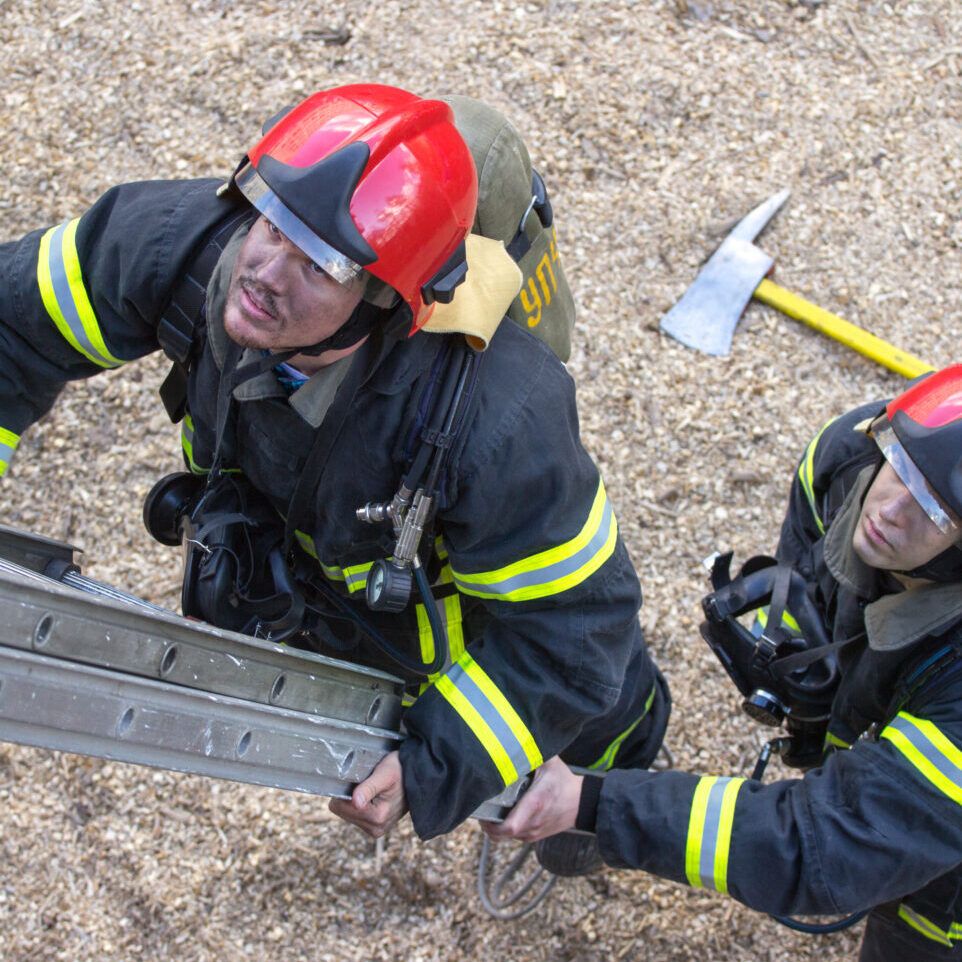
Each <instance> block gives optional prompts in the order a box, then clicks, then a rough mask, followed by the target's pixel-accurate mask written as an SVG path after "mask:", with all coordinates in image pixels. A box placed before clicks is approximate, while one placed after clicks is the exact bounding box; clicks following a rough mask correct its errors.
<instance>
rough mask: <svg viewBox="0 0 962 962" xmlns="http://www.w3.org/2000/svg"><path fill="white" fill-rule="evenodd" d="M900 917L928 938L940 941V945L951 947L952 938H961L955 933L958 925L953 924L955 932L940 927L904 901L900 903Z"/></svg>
mask: <svg viewBox="0 0 962 962" xmlns="http://www.w3.org/2000/svg"><path fill="white" fill-rule="evenodd" d="M899 918H900V919H901V920H902V921H903V922H904V923H905V924H906V925H908V926H910V927H911V928H913V929H915V931H916V932H918V933H919V934H921V935H924V936H925V937H926V938H927V939H931V940H932V941H933V942H938V943H939V944H940V945H947V946H949V947H950V948H951V946H952V939H953V938H959V936H958V935H957V934H954V933H955V929H956V927H955V926H954V925H953V926H952V929H953V934H950V933H949V932H946V931H944V930H943V929H940V928H939V927H938V926H937V925H936V924H935V923H934V922H931V921H930V920H929V919H927V918H926V917H925V916H924V915H920V914H919V913H918V912H916V911H915V909H912V908H909V906H907V905H906V904H905V903H904V902H903V903H902V904H901V905H899Z"/></svg>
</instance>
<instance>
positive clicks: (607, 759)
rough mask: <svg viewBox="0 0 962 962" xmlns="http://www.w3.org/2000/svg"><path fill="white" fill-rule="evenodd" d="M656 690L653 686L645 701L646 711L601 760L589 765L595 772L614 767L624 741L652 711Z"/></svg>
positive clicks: (609, 748) (604, 753)
mask: <svg viewBox="0 0 962 962" xmlns="http://www.w3.org/2000/svg"><path fill="white" fill-rule="evenodd" d="M656 689H657V686H656V685H652V686H651V691H650V692H649V694H648V698H647V700H646V701H645V709H644V711H643V712H642V713H641V714H640V715H639V716H638V717H637V718H636V719H635V720H634V721H633V722H632V723H631V724H630V725H629V726H628V727H627V728H626V729H625V730H624V731H623V732H622V733H621V734H620V735H619V736H618V737H617V738H616V739H615V740H614V741H613V742H612V743H611V744H610V745H609V746H608V747H607V748H606V749H605V750H604V752H603V753H602V755H601V758H599V759H598V761H596V762H595V763H594V764H592V765H589V766H588V768H591V769H594V770H595V771H597V770H598V769H604V770H605V771H607V770H608V769H609V768H611V766H612V765H614V763H615V756H616V755H617V754H618V749H619V748H621V746H622V744H623V743H624V740H625V739H626V738H627V737H628V736H629V735H630V734H631V733H632V732H633V731H634V730H635V729H636V728H637V727H638V726H639V725H640V724H641V722H642V721H643V720H644V718H645V717H646V716H647V714H648V712H649V710H650V709H651V703H652V702H653V701H654V700H655V691H656Z"/></svg>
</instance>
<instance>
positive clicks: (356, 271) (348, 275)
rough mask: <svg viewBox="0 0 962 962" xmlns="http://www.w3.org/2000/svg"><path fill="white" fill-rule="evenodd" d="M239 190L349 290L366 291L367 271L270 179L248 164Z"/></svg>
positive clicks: (240, 176)
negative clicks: (300, 214) (289, 203)
mask: <svg viewBox="0 0 962 962" xmlns="http://www.w3.org/2000/svg"><path fill="white" fill-rule="evenodd" d="M234 182H235V183H236V184H237V188H238V190H240V192H241V193H242V194H243V195H244V196H245V197H246V198H247V199H248V200H249V201H250V202H251V204H253V205H254V207H256V208H257V210H259V211H260V212H261V213H262V214H263V215H264V216H265V217H266V218H267V219H268V220H269V221H270V222H271V223H272V224H273V225H274V226H275V227H276V228H277V229H278V230H279V231H280V232H281V233H282V234H283V235H284V236H285V237H286V238H287V239H288V240H289V241H290V242H291V243H292V244H294V245H295V246H296V247H298V248H299V249H300V250H302V251H303V252H304V253H305V254H306V255H307V256H308V257H309V258H310V259H311V260H312V261H313V262H314V263H315V264H317V266H318V267H320V268H321V270H322V271H324V273H325V274H329V275H330V276H331V277H333V278H334V280H336V281H337V282H338V284H341V285H343V286H344V287H346V288H348V290H359V289H360V290H361V291H362V292H363V289H364V286H365V282H366V279H367V276H368V274H367V272H366V271H365V270H364V268H363V267H361V265H360V264H357V263H355V262H354V261H353V260H351V258H350V257H348V256H347V255H346V254H342V253H341V252H340V251H339V250H337V249H335V248H334V247H331V245H330V244H328V243H327V241H325V240H324V239H323V238H322V237H319V236H318V235H317V234H315V233H314V231H312V230H311V229H310V227H308V226H307V224H305V223H304V221H302V220H301V219H300V218H299V217H298V216H297V215H296V214H295V213H294V212H293V211H292V210H291V209H290V208H289V207H288V206H287V205H286V204H285V203H284V202H283V201H282V200H281V199H280V198H279V197H278V196H277V194H275V193H274V191H272V190H271V189H270V187H269V186H268V185H267V183H266V181H265V180H264V179H263V178H262V177H261V176H260V174H258V173H257V171H256V170H254V167H253V166H252V165H251V164H245V165H244V166H243V167H242V168H241V169H240V170H239V171H238V172H237V174H236V175H235V177H234Z"/></svg>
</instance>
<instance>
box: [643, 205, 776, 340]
mask: <svg viewBox="0 0 962 962" xmlns="http://www.w3.org/2000/svg"><path fill="white" fill-rule="evenodd" d="M788 194H789V192H788V191H787V190H782V191H779V192H778V193H777V194H773V195H772V196H771V197H769V198H768V200H766V201H765V202H764V203H762V204H759V206H758V207H756V208H755V209H754V210H753V211H752V212H751V213H750V214H748V215H746V216H745V217H744V218H742V220H740V221H739V222H738V224H736V225H735V227H734V228H733V229H732V231H731V233H730V234H729V235H728V236H727V237H726V238H725V239H724V240H723V241H722V243H721V246H720V247H719V248H718V250H716V251H715V253H714V254H712V256H711V257H710V258H709V260H708V263H707V264H705V266H704V267H703V268H702V269H701V271H700V272H699V274H698V277H696V278H695V280H694V282H693V283H692V285H691V287H689V288H688V290H687V291H685V293H684V295H683V296H682V298H681V300H680V301H679V302H678V303H677V304H676V305H675V306H674V307H673V308H672V309H671V310H670V311H669V312H668V313H667V314H666V315H665V316H664V317H663V318H662V319H661V324H660V326H661V329H662V330H663V331H664V332H665V333H666V334H670V335H671V336H672V337H674V338H676V339H677V340H679V341H681V343H682V344H685V345H687V346H688V347H693V348H694V349H695V350H696V351H704V352H705V353H706V354H714V355H722V354H727V353H728V351H729V349H730V348H731V343H732V337H733V336H734V334H735V326H736V325H737V324H738V319H739V318H740V317H741V316H742V312H743V311H744V310H745V305H746V304H748V302H749V300H750V299H751V296H752V294H753V293H754V291H755V288H756V287H758V285H759V283H760V282H761V280H762V278H764V276H765V275H766V274H767V273H768V272H769V270H771V267H772V264H773V263H774V260H773V259H772V258H771V257H770V256H769V255H768V254H766V253H765V252H764V251H763V250H760V249H759V248H758V247H756V246H755V245H754V244H753V243H752V241H753V240H754V239H755V238H756V237H757V236H758V234H759V233H761V231H762V229H763V228H764V227H765V225H766V224H767V223H768V222H769V220H771V218H772V216H773V215H774V214H775V212H776V211H777V210H778V208H779V207H781V206H782V204H783V203H784V202H785V199H786V198H787V197H788Z"/></svg>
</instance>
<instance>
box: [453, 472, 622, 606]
mask: <svg viewBox="0 0 962 962" xmlns="http://www.w3.org/2000/svg"><path fill="white" fill-rule="evenodd" d="M617 539H618V522H617V521H616V520H615V515H614V511H613V510H612V507H611V503H610V502H609V501H608V497H607V495H606V494H605V486H604V484H603V482H602V481H601V480H600V479H599V481H598V491H597V493H596V494H595V500H594V503H593V504H592V506H591V511H590V512H589V513H588V520H587V521H586V522H585V525H584V527H583V528H582V529H581V531H579V532H578V534H577V535H576V536H575V537H574V538H572V539H571V540H570V541H566V542H565V543H564V544H561V545H558V546H557V547H555V548H548V549H547V550H546V551H541V552H539V553H538V554H536V555H532V556H531V557H529V558H523V559H522V560H520V561H515V562H513V563H512V564H510V565H507V566H506V567H504V568H498V569H497V570H495V571H481V572H478V573H476V574H464V573H461V572H458V571H454V581H455V584H456V585H457V586H458V590H460V591H462V592H463V593H464V594H467V595H474V596H475V597H477V598H496V599H498V600H499V601H530V600H532V599H534V598H544V597H547V596H549V595H556V594H560V593H561V592H562V591H567V590H568V589H569V588H573V587H574V586H575V585H578V584H580V583H581V582H582V581H584V580H585V579H586V578H588V577H590V576H591V575H592V574H594V572H595V571H597V570H598V569H599V568H600V567H601V566H602V565H603V564H604V563H605V562H606V561H607V560H608V559H609V558H610V557H611V554H612V552H613V551H614V550H615V543H616V541H617Z"/></svg>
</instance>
